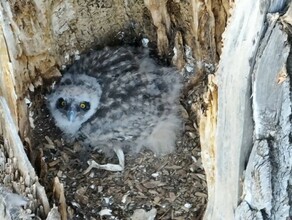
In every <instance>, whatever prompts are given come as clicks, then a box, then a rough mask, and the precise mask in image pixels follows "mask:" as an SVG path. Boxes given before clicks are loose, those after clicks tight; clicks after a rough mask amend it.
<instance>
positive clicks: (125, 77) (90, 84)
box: [47, 47, 182, 171]
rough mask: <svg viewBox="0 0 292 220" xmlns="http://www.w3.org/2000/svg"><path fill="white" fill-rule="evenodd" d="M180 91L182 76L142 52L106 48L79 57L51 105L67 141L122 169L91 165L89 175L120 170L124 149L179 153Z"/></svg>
mask: <svg viewBox="0 0 292 220" xmlns="http://www.w3.org/2000/svg"><path fill="white" fill-rule="evenodd" d="M181 88H182V82H181V78H180V75H179V74H178V73H177V72H176V71H175V70H174V69H173V68H166V67H161V66H159V65H158V64H157V63H156V62H155V61H154V60H153V59H151V58H149V56H148V53H147V52H145V51H144V50H142V49H138V48H132V47H119V48H105V49H103V50H100V51H93V52H90V53H88V54H86V55H83V56H81V58H80V59H79V60H78V61H76V62H75V63H74V64H73V65H72V66H71V67H70V68H69V69H68V70H67V71H66V72H65V74H64V75H63V77H62V78H61V80H60V82H59V84H58V85H56V87H55V88H54V89H53V91H52V92H51V94H49V95H48V96H47V101H48V108H49V110H50V112H51V115H52V116H53V118H54V119H55V122H56V125H57V126H58V127H59V128H60V129H61V130H62V132H63V133H64V137H65V139H67V140H71V141H72V140H79V141H81V143H82V144H83V145H85V146H88V147H90V148H93V149H102V150H103V151H104V152H105V153H110V152H115V153H116V155H117V156H118V159H119V164H105V165H100V164H98V163H96V162H95V161H92V160H91V161H89V165H90V166H89V169H87V171H89V170H90V169H91V168H92V167H95V168H100V169H106V170H111V171H122V170H123V169H124V163H125V161H124V160H125V159H124V151H125V150H126V149H128V150H130V152H133V153H137V152H139V151H140V150H141V149H142V148H148V149H150V150H152V151H153V152H154V153H155V154H156V155H158V156H159V155H165V154H168V153H171V152H173V151H174V150H175V141H176V137H177V135H178V134H179V132H180V128H181V125H182V120H181V117H180V115H179V112H178V109H179V95H180V90H181Z"/></svg>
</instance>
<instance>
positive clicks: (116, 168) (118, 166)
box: [84, 146, 125, 174]
mask: <svg viewBox="0 0 292 220" xmlns="http://www.w3.org/2000/svg"><path fill="white" fill-rule="evenodd" d="M114 152H115V153H116V155H117V156H118V159H119V164H112V163H108V164H99V163H96V162H95V161H94V160H88V161H87V163H88V165H89V167H88V168H87V169H86V170H85V171H84V174H86V173H88V172H90V170H91V169H92V168H97V169H102V170H108V171H123V170H124V168H125V155H124V152H123V150H122V148H120V147H117V146H116V147H114Z"/></svg>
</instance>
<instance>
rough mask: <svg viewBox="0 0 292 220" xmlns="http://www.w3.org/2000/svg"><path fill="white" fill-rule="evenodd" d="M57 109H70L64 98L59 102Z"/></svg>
mask: <svg viewBox="0 0 292 220" xmlns="http://www.w3.org/2000/svg"><path fill="white" fill-rule="evenodd" d="M56 107H57V108H58V109H66V108H68V104H67V102H66V101H65V100H64V99H63V98H59V99H58V100H57V103H56Z"/></svg>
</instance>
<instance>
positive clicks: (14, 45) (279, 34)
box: [0, 0, 292, 219]
mask: <svg viewBox="0 0 292 220" xmlns="http://www.w3.org/2000/svg"><path fill="white" fill-rule="evenodd" d="M287 2H288V1H287ZM285 4H286V1H284V0H282V1H274V0H268V1H263V0H262V1H254V0H237V1H236V2H235V3H233V1H232V0H229V1H228V0H221V1H218V0H211V1H206V0H204V1H203V0H192V1H176V0H171V1H166V0H159V1H157V0H144V1H143V0H130V1H121V0H110V1H102V0H99V1H94V2H88V1H85V0H83V1H70V0H65V1H61V2H60V1H55V0H50V1H28V2H27V1H15V2H14V1H4V0H1V1H0V9H1V10H0V23H1V27H0V51H1V62H0V73H1V75H0V96H1V97H2V98H1V99H0V113H1V114H0V116H1V117H0V121H1V129H0V131H1V132H0V136H3V140H4V141H3V145H4V146H5V148H4V151H5V155H8V157H9V158H17V159H16V160H15V161H16V162H15V163H14V164H13V167H14V168H13V169H12V171H11V170H10V171H9V172H12V173H17V172H18V171H20V174H17V175H16V174H14V175H13V177H14V179H13V181H14V182H19V183H21V184H23V185H24V186H25V187H24V186H23V187H18V188H17V187H16V188H15V187H14V190H15V191H16V192H17V193H22V194H25V193H24V192H26V194H25V195H26V196H27V191H30V192H32V193H31V194H32V197H33V198H35V199H37V198H40V199H41V202H40V203H38V202H37V201H36V200H34V201H35V204H34V206H35V207H34V208H35V210H36V209H37V208H36V207H37V206H38V205H39V204H41V205H42V208H41V211H40V210H38V212H39V213H43V214H42V215H43V216H46V215H47V214H48V212H49V210H50V207H49V204H48V200H47V198H46V196H45V193H44V190H43V188H42V187H41V185H40V184H39V183H38V178H37V177H36V174H35V172H34V169H33V168H32V166H31V165H30V163H29V161H28V159H27V157H26V155H25V153H24V151H23V143H24V144H25V145H26V147H27V148H29V147H30V143H31V140H30V139H31V137H30V135H31V132H30V130H31V127H32V126H33V123H32V122H31V121H30V116H29V114H30V112H31V110H30V109H29V108H30V103H31V100H30V97H29V93H28V91H31V92H33V91H35V88H36V87H38V86H40V85H42V84H43V83H44V81H46V80H48V79H51V78H53V77H56V76H57V77H59V76H60V71H59V68H60V67H61V66H62V65H64V64H67V63H68V62H69V61H70V57H71V56H78V55H79V53H81V52H83V51H85V50H87V49H89V48H91V47H93V46H96V45H97V46H104V45H112V44H120V43H133V42H134V41H137V40H139V39H140V38H141V37H147V38H148V39H149V40H150V43H151V44H153V45H155V47H156V48H157V53H158V54H159V55H160V56H161V57H162V58H164V57H167V58H168V59H170V60H171V61H172V63H173V65H175V66H177V68H178V69H180V70H182V71H183V72H184V74H185V75H186V76H187V77H189V80H188V86H187V89H192V88H193V87H194V86H195V85H196V84H198V83H200V82H201V81H202V80H203V78H206V77H205V76H207V75H208V74H209V75H208V91H207V92H206V94H205V95H204V98H205V99H204V100H205V102H206V105H207V108H206V109H205V111H203V110H202V111H199V115H200V117H199V125H200V126H199V131H200V141H201V147H202V160H203V163H204V167H205V171H206V177H207V182H208V194H209V201H208V206H207V210H206V213H205V219H233V218H238V219H240V218H242V219H249V218H251V217H255V218H259V219H264V218H272V219H285V218H287V217H289V216H291V211H290V210H291V208H290V203H291V181H289V180H290V179H289V178H290V176H291V163H292V161H291V157H289V155H291V153H292V152H291V94H290V90H291V83H290V76H291V72H290V71H291V66H290V65H291V56H289V54H290V42H291V41H290V29H289V28H290V25H291V18H292V14H291V11H290V10H291V9H290V7H289V9H288V10H287V12H286V13H285V14H284V15H282V14H278V13H277V12H281V11H282V10H284V6H285ZM231 6H232V8H233V10H232V13H231V14H232V15H231V17H230V19H229V23H228V25H227V28H226V31H225V33H224V38H223V40H222V33H223V31H224V29H225V26H226V24H227V19H228V17H229V15H230V10H231ZM222 42H223V43H222ZM221 43H222V45H223V49H222V45H221ZM221 50H222V54H221ZM220 55H221V56H220ZM219 57H220V59H219ZM218 61H219V65H218V68H217V71H216V73H215V74H214V75H213V74H212V73H214V71H215V67H216V65H217V62H218ZM286 66H287V68H286ZM199 106H201V105H199ZM18 135H19V136H18ZM0 145H1V142H0ZM7 172H8V171H7ZM15 176H16V177H18V178H16V177H15ZM19 176H21V178H20V177H19ZM1 177H2V176H1ZM3 178H4V177H3ZM6 180H7V178H6ZM55 182H56V188H55V191H56V192H57V194H58V196H57V197H58V198H59V199H60V203H62V204H63V203H64V198H63V195H62V194H63V188H62V184H60V183H59V181H58V180H56V181H55ZM21 184H20V186H22V185H21ZM7 185H9V184H8V183H7ZM25 188H29V190H25ZM0 199H2V198H1V197H0ZM61 201H62V202H61ZM21 204H22V203H21ZM0 209H1V210H2V207H0ZM1 210H0V214H1ZM55 212H56V208H52V211H51V212H50V215H49V216H53V215H54V213H55ZM59 212H60V213H61V215H62V218H63V219H65V218H66V210H65V208H64V207H63V208H62V207H59ZM56 215H57V216H58V213H57V214H56ZM50 218H51V219H54V218H53V217H50ZM3 219H4V217H3Z"/></svg>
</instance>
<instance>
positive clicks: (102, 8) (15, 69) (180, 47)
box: [0, 0, 233, 218]
mask: <svg viewBox="0 0 292 220" xmlns="http://www.w3.org/2000/svg"><path fill="white" fill-rule="evenodd" d="M231 2H233V1H232V0H221V1H218V0H212V1H206V0H204V1H203V0H195V1H174V0H172V1H166V0H160V1H156V0H144V1H143V0H130V1H121V0H110V1H102V0H99V1H93V2H92V1H85V0H82V1H71V0H65V1H55V0H50V1H4V0H3V1H0V24H1V26H0V51H1V59H0V60H1V61H0V73H1V74H0V96H1V97H3V102H1V103H2V104H1V105H0V111H1V121H2V124H1V135H3V136H4V140H11V142H6V141H5V142H4V145H5V147H6V148H5V149H6V151H7V152H8V155H9V157H10V158H13V157H18V158H22V159H20V160H19V161H17V162H16V163H17V166H16V167H17V168H16V169H20V170H21V174H22V175H23V176H24V178H25V180H30V181H28V182H26V184H28V186H31V184H32V185H34V184H35V185H36V188H37V192H38V193H37V194H33V198H35V199H36V198H40V199H41V200H42V202H41V204H42V205H43V207H44V213H45V214H47V213H48V211H49V207H48V203H47V200H46V198H45V196H44V195H43V194H44V193H43V190H42V188H41V186H40V185H39V183H38V181H37V178H36V175H35V173H34V170H33V168H32V167H31V165H30V164H29V161H28V160H27V157H26V155H25V153H24V151H23V150H21V149H23V145H22V141H24V142H25V143H26V144H27V145H30V142H31V140H30V126H33V125H32V122H31V121H30V120H29V113H30V109H29V107H30V101H31V100H30V97H29V92H28V91H31V92H33V91H34V90H35V87H38V86H39V85H42V84H43V81H44V80H46V79H50V78H52V77H56V76H60V71H59V68H60V66H62V65H64V64H67V63H68V62H69V61H70V57H71V56H78V55H79V54H80V53H81V52H83V51H85V50H86V49H88V48H90V47H92V46H95V45H97V46H104V45H108V44H116V43H117V42H119V43H121V42H124V43H131V41H132V42H133V41H136V40H137V39H140V38H141V37H147V38H148V39H149V40H150V42H151V43H152V44H154V45H157V50H158V54H160V55H161V56H162V57H164V56H167V57H168V58H171V59H172V62H173V64H174V65H176V66H177V67H178V68H179V69H184V71H185V73H187V75H189V76H193V74H194V72H198V73H199V72H200V73H203V74H204V73H205V72H208V73H210V72H212V71H214V67H215V65H216V62H217V61H218V58H219V54H220V51H221V35H222V32H223V31H224V28H225V25H226V22H227V17H228V16H229V8H230V3H231ZM169 55H170V56H169ZM192 82H194V81H192V78H191V77H190V83H191V85H192ZM195 82H198V81H195ZM5 103H7V105H8V107H6V104H5ZM7 117H8V118H9V120H6V119H7ZM2 118H3V119H2ZM11 129H12V130H11ZM10 130H11V132H9V131H10ZM18 132H19V134H20V137H21V139H20V138H19V136H18V134H17V133H18ZM21 140H22V141H21ZM11 149H13V150H12V151H13V152H14V153H13V152H12V151H11ZM22 165H23V166H22ZM61 188H62V187H61ZM61 188H59V191H60V192H61V191H62V190H61ZM23 192H24V191H21V190H20V191H19V192H18V193H23ZM61 194H62V193H61ZM58 197H59V199H60V201H61V200H62V201H63V198H62V195H58ZM62 210H63V212H64V207H63V209H62ZM51 215H52V216H54V215H58V213H57V214H56V209H55V208H53V209H52V211H51ZM64 215H65V214H63V218H65V217H64Z"/></svg>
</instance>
